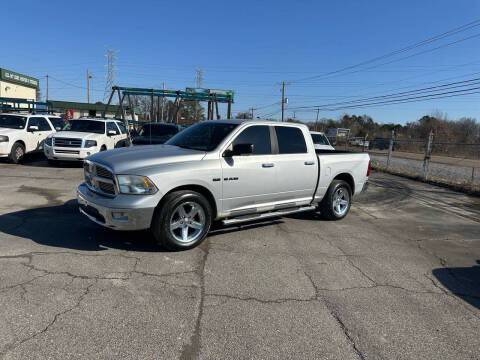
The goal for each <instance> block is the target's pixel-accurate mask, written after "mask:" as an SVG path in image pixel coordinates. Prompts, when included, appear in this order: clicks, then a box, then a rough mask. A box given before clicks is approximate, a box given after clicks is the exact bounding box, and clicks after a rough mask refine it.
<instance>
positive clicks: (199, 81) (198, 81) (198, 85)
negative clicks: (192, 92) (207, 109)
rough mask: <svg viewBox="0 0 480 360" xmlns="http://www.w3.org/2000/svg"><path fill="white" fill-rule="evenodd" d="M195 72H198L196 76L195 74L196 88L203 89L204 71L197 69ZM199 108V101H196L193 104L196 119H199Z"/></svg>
mask: <svg viewBox="0 0 480 360" xmlns="http://www.w3.org/2000/svg"><path fill="white" fill-rule="evenodd" d="M195 72H196V74H195V87H196V88H201V87H202V84H203V69H200V68H196V69H195ZM197 107H198V101H195V102H194V103H193V111H194V112H195V114H194V118H196V117H197ZM194 120H197V119H194Z"/></svg>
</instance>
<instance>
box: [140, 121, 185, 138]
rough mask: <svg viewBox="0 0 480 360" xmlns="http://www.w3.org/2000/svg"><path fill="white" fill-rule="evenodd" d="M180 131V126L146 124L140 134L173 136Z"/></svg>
mask: <svg viewBox="0 0 480 360" xmlns="http://www.w3.org/2000/svg"><path fill="white" fill-rule="evenodd" d="M176 133H178V128H177V127H176V126H173V125H165V124H146V125H143V127H142V129H141V130H140V133H139V135H140V136H173V135H175V134H176Z"/></svg>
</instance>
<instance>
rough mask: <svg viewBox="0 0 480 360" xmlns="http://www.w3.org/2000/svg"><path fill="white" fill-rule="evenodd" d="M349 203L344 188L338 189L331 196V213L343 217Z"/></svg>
mask: <svg viewBox="0 0 480 360" xmlns="http://www.w3.org/2000/svg"><path fill="white" fill-rule="evenodd" d="M349 202H350V194H349V193H348V191H347V189H345V188H344V187H339V188H338V189H337V190H336V191H335V193H334V194H333V211H334V212H335V215H337V216H343V215H344V214H345V213H346V212H347V210H348V205H349Z"/></svg>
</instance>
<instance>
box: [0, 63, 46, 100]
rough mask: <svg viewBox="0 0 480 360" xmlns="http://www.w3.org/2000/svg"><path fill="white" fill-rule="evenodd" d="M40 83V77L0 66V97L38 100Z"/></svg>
mask: <svg viewBox="0 0 480 360" xmlns="http://www.w3.org/2000/svg"><path fill="white" fill-rule="evenodd" d="M38 85H39V82H38V79H35V78H33V77H31V76H27V75H23V74H19V73H17V72H14V71H11V70H7V69H2V68H0V97H3V98H11V99H26V100H33V101H37V88H38ZM39 100H40V99H39Z"/></svg>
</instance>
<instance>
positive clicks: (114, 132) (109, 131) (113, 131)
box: [107, 130, 117, 136]
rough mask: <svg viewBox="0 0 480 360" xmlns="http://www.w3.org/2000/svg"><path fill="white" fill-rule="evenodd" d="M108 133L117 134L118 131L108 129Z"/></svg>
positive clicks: (109, 134)
mask: <svg viewBox="0 0 480 360" xmlns="http://www.w3.org/2000/svg"><path fill="white" fill-rule="evenodd" d="M107 135H108V136H113V135H117V132H116V131H115V130H108V133H107Z"/></svg>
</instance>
